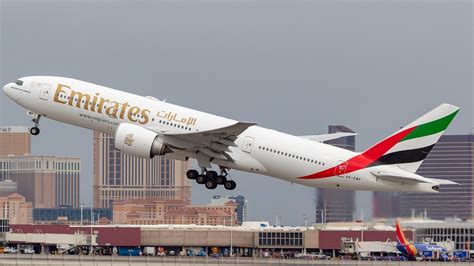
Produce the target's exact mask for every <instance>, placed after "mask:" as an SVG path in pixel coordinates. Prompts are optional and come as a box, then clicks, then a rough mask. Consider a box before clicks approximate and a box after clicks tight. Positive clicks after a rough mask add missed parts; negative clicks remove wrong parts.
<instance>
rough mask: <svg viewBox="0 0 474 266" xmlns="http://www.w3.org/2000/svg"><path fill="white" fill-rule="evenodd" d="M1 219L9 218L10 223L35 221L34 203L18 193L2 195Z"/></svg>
mask: <svg viewBox="0 0 474 266" xmlns="http://www.w3.org/2000/svg"><path fill="white" fill-rule="evenodd" d="M1 219H8V220H9V223H10V224H30V223H32V222H33V204H31V202H26V200H25V197H23V196H22V195H20V194H18V193H12V194H10V195H8V196H6V197H0V220H1Z"/></svg>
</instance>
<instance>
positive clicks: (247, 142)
mask: <svg viewBox="0 0 474 266" xmlns="http://www.w3.org/2000/svg"><path fill="white" fill-rule="evenodd" d="M254 141H255V139H254V138H252V137H249V136H247V137H245V139H244V143H243V144H242V150H243V151H244V152H248V153H250V152H251V151H252V148H253V143H254Z"/></svg>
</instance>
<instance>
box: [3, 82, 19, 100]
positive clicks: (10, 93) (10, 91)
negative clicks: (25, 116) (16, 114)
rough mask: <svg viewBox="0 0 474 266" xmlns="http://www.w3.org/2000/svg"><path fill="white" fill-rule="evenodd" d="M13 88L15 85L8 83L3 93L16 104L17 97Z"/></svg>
mask: <svg viewBox="0 0 474 266" xmlns="http://www.w3.org/2000/svg"><path fill="white" fill-rule="evenodd" d="M12 86H13V83H8V84H7V85H5V86H4V87H3V92H4V93H5V94H6V95H7V96H8V97H9V98H10V99H12V100H14V101H15V102H16V101H17V98H18V97H17V96H15V95H14V94H15V93H14V92H13V89H12Z"/></svg>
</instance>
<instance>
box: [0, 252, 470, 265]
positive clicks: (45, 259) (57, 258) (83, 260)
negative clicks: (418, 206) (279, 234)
mask: <svg viewBox="0 0 474 266" xmlns="http://www.w3.org/2000/svg"><path fill="white" fill-rule="evenodd" d="M446 264H447V263H446V262H426V261H423V262H399V261H343V260H279V259H261V258H211V257H207V258H196V257H167V258H162V257H120V256H75V255H64V256H63V255H24V254H16V255H12V254H0V265H31V266H36V265H38V266H39V265H68V266H69V265H71V266H76V265H77V266H83V265H84V266H86V265H94V266H105V265H111V266H112V265H113V266H119V265H134V266H135V265H147V266H148V265H163V266H167V265H170V266H172V265H179V266H187V265H222V266H227V265H229V266H230V265H248V266H250V265H381V266H383V265H387V266H395V265H406V266H411V265H430V266H438V265H439V266H441V265H446ZM448 264H449V262H448ZM456 265H473V266H474V263H461V262H459V263H456Z"/></svg>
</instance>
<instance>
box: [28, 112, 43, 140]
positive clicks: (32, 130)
mask: <svg viewBox="0 0 474 266" xmlns="http://www.w3.org/2000/svg"><path fill="white" fill-rule="evenodd" d="M40 118H41V115H38V114H33V119H31V121H32V122H33V123H35V126H34V127H32V128H30V134H31V135H33V136H37V135H39V133H40V129H39V121H40Z"/></svg>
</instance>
